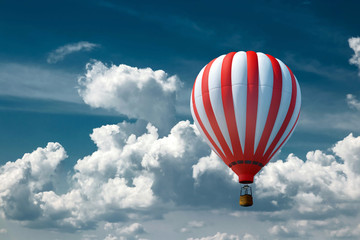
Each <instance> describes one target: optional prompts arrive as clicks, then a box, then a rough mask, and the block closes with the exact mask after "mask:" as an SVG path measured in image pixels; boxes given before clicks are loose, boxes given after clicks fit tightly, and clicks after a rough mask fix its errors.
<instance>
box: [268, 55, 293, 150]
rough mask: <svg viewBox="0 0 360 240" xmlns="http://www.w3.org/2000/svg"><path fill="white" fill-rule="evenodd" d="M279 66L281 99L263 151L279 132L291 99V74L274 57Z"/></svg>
mask: <svg viewBox="0 0 360 240" xmlns="http://www.w3.org/2000/svg"><path fill="white" fill-rule="evenodd" d="M276 60H277V61H278V62H279V64H280V68H281V75H282V91H281V101H280V107H279V111H278V114H277V116H276V120H275V124H274V127H273V129H272V131H271V134H270V138H269V141H268V143H267V145H266V148H265V151H264V153H265V152H266V151H267V149H268V148H269V146H270V144H271V143H272V142H273V141H274V138H275V136H276V134H277V133H278V132H279V130H280V127H281V125H282V124H283V122H284V119H285V117H286V114H287V112H288V110H289V106H290V101H291V91H292V89H291V76H290V72H289V70H288V68H287V67H286V66H285V64H284V63H283V62H281V61H280V60H279V59H276Z"/></svg>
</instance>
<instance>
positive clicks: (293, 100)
mask: <svg viewBox="0 0 360 240" xmlns="http://www.w3.org/2000/svg"><path fill="white" fill-rule="evenodd" d="M288 70H289V72H290V75H291V84H292V89H291V101H290V106H289V109H288V112H287V114H286V116H285V119H284V122H283V124H282V125H281V127H280V129H279V132H278V133H277V134H276V137H275V138H274V140H273V141H272V143H271V145H270V146H269V148H268V149H267V151H266V153H265V155H264V156H263V159H264V160H265V161H266V162H268V161H269V160H270V158H269V156H270V154H271V153H272V152H273V150H274V148H275V147H276V145H277V144H278V142H279V141H280V138H281V137H282V135H283V134H284V132H285V130H286V128H287V126H288V125H289V122H290V120H291V117H292V115H293V113H294V109H295V104H296V94H297V86H296V81H295V77H294V75H293V73H292V72H291V70H290V68H288Z"/></svg>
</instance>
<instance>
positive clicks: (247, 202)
mask: <svg viewBox="0 0 360 240" xmlns="http://www.w3.org/2000/svg"><path fill="white" fill-rule="evenodd" d="M239 204H240V206H243V207H250V206H252V205H253V199H252V196H251V195H249V194H245V195H242V196H240V201H239Z"/></svg>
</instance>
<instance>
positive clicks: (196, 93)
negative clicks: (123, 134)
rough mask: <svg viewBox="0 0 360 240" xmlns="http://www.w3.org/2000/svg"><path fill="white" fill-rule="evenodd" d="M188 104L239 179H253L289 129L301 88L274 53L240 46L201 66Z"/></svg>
mask: <svg viewBox="0 0 360 240" xmlns="http://www.w3.org/2000/svg"><path fill="white" fill-rule="evenodd" d="M190 105H191V114H192V116H193V118H194V122H195V124H196V126H197V128H198V129H199V131H200V133H201V135H202V136H203V137H204V138H205V140H206V141H207V143H208V144H209V146H210V147H211V148H212V150H213V151H214V152H215V153H216V154H217V155H218V156H219V157H220V158H221V159H222V160H223V161H224V162H225V164H227V165H228V166H229V167H230V168H231V169H232V170H233V171H234V172H235V173H236V174H237V175H238V176H239V182H241V183H252V182H253V180H254V176H255V174H256V173H258V172H259V171H260V169H261V168H262V167H263V166H265V165H266V164H267V163H268V162H269V161H270V159H271V158H272V157H273V156H274V154H275V153H276V152H277V151H279V149H280V148H281V147H282V146H283V145H284V143H285V142H286V141H287V140H288V139H289V137H290V135H291V134H292V132H293V131H294V128H295V126H296V125H297V122H298V119H299V115H300V105H301V93H300V86H299V83H298V81H297V79H296V77H295V76H294V74H293V73H292V71H291V70H290V68H288V67H287V66H286V65H285V64H284V63H283V62H281V61H280V60H279V59H276V58H274V57H272V56H270V55H268V54H263V53H260V52H258V53H255V52H253V51H248V52H242V51H241V52H236V53H235V52H232V53H229V54H227V55H222V56H220V57H218V58H215V59H214V60H212V61H211V62H210V63H209V64H207V65H206V66H205V67H204V68H203V69H202V70H201V71H200V73H199V75H198V76H197V78H196V80H195V84H194V87H193V90H192V94H191V101H190Z"/></svg>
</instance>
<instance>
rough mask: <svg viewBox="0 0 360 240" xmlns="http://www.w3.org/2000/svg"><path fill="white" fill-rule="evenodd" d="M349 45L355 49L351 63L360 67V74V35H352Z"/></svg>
mask: <svg viewBox="0 0 360 240" xmlns="http://www.w3.org/2000/svg"><path fill="white" fill-rule="evenodd" d="M348 42H349V46H350V48H351V49H352V50H354V55H353V56H352V57H351V58H350V60H349V62H350V64H353V65H355V66H357V67H358V68H359V76H360V37H352V38H349V39H348Z"/></svg>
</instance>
